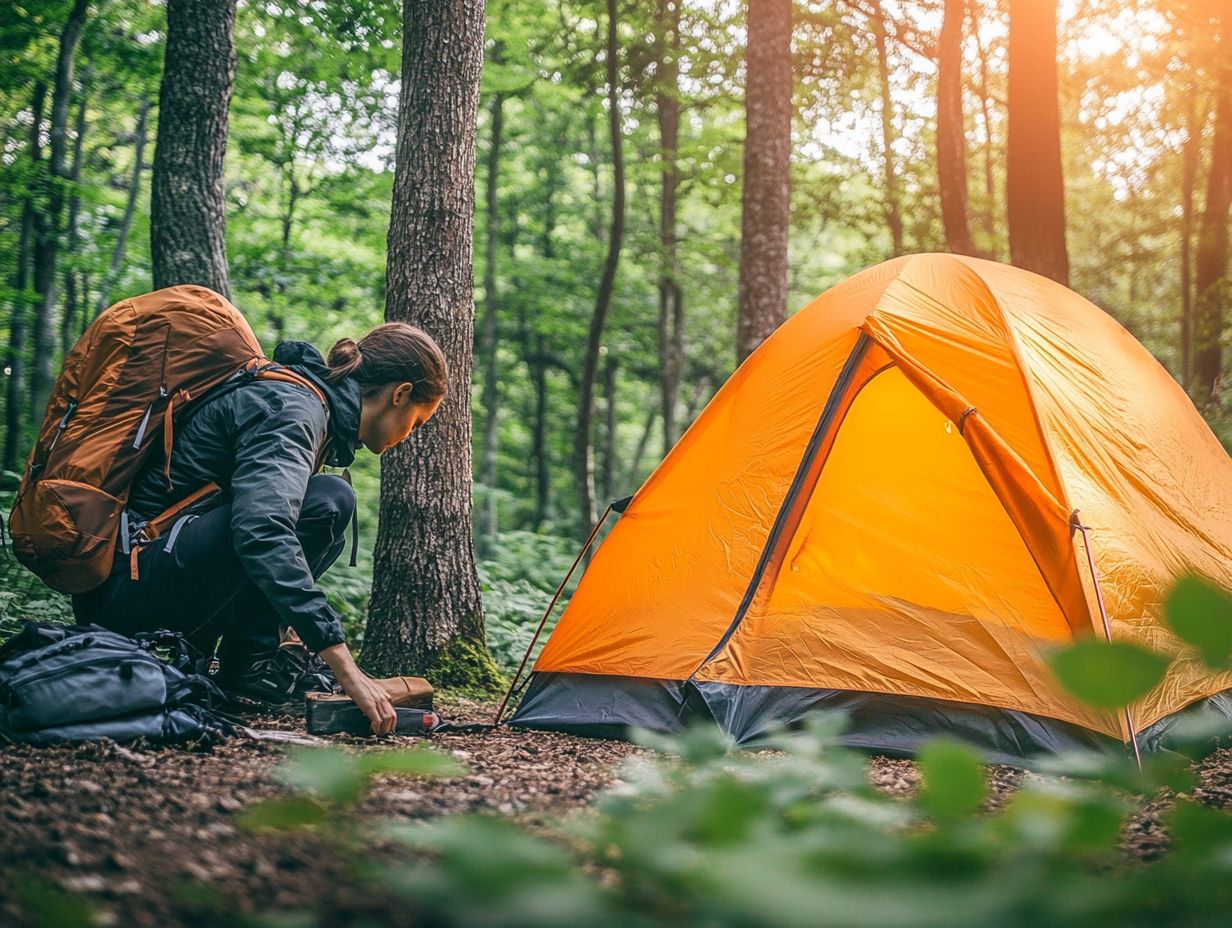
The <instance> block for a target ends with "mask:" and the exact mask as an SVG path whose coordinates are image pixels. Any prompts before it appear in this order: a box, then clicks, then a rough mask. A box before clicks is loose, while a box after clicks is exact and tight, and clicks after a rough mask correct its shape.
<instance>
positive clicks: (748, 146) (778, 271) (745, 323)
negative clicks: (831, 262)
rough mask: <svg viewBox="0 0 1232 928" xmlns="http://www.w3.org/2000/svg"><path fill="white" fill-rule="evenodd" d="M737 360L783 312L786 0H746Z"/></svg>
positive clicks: (787, 169)
mask: <svg viewBox="0 0 1232 928" xmlns="http://www.w3.org/2000/svg"><path fill="white" fill-rule="evenodd" d="M748 34H749V38H748V52H747V59H748V66H747V78H746V82H747V85H746V89H745V121H746V125H747V129H746V133H745V142H744V186H743V190H742V193H741V210H742V217H741V228H740V288H739V318H738V322H737V329H736V360H737V362H738V363H739V362H743V361H744V359H745V358H747V357H748V356H749V355H750V354H752V353H753V350H754V349H755V348H756V347H757V346H758V345H760V344H761V343H762V342H763V341H765V339H766V337H767V336H768V335H769V334H770V333H771V332H773V331H774V330H775V329H777V328H778V327H779V326H780V325H781V324H782V322H783V320H784V319H786V318H787V233H788V221H789V218H790V213H791V93H792V77H791V0H749V4H748Z"/></svg>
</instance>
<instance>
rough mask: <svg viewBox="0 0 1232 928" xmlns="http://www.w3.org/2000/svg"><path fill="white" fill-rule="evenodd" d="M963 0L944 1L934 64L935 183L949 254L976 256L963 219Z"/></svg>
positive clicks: (965, 148) (964, 163) (965, 133)
mask: <svg viewBox="0 0 1232 928" xmlns="http://www.w3.org/2000/svg"><path fill="white" fill-rule="evenodd" d="M965 7H966V2H965V0H945V18H944V20H943V21H942V24H941V39H940V43H939V45H938V49H937V51H938V64H937V182H938V186H939V187H940V193H941V220H942V223H943V224H944V226H945V240H946V243H947V244H948V245H949V248H950V251H953V252H956V253H958V254H961V255H974V254H976V248H975V243H974V242H973V241H972V240H971V226H970V223H969V222H968V219H967V131H966V126H965V124H964V121H963V96H962V94H963V85H962V39H963V20H964V19H965V14H966V9H965Z"/></svg>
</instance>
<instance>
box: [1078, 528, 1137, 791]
mask: <svg viewBox="0 0 1232 928" xmlns="http://www.w3.org/2000/svg"><path fill="white" fill-rule="evenodd" d="M1069 521H1070V525H1071V526H1072V527H1073V528H1075V529H1077V530H1078V531H1080V532H1082V547H1083V548H1084V549H1085V550H1086V552H1087V567H1088V568H1090V570H1091V582H1092V583H1093V584H1094V585H1095V601H1096V602H1097V603H1099V617H1100V618H1101V619H1102V620H1103V622H1104V637H1106V638H1107V639H1108V643H1109V644H1112V626H1111V625H1110V624H1109V622H1108V611H1107V610H1106V609H1105V608H1104V594H1103V591H1102V590H1101V589H1100V588H1099V575H1098V574H1096V573H1095V558H1094V557H1093V556H1092V555H1091V540H1090V538H1088V537H1087V531H1088V528H1087V526H1085V525H1083V524H1082V523H1081V522H1079V521H1078V510H1077V509H1075V510H1074V514H1073V515H1072V516H1070V518H1069ZM1125 725H1126V727H1127V728H1128V729H1129V740H1130V741H1131V742H1132V743H1133V746H1134V761H1135V762H1136V763H1137V764H1138V770H1139V771H1141V770H1142V752H1141V751H1140V750H1139V749H1138V733H1137V732H1135V731H1134V718H1133V716H1132V715H1130V714H1129V706H1126V707H1125Z"/></svg>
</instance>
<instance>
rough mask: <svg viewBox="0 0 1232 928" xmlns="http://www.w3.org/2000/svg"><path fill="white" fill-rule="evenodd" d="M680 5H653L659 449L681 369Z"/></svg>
mask: <svg viewBox="0 0 1232 928" xmlns="http://www.w3.org/2000/svg"><path fill="white" fill-rule="evenodd" d="M680 2H681V0H659V6H658V37H657V38H658V43H659V56H658V62H657V65H658V74H657V75H656V77H657V80H656V93H655V104H656V109H657V111H658V119H659V148H660V151H661V157H662V179H661V186H660V198H659V248H660V249H661V252H662V254H661V256H660V261H661V267H660V271H659V365H660V369H661V376H662V391H661V406H662V412H663V448H664V451H666V450H667V449H668V448H670V447H672V445H674V444H675V443H676V438H677V437H678V432H677V426H676V422H677V415H676V409H677V407H678V406H679V404H680V374H681V371H682V369H683V367H684V298H683V294H682V292H681V286H680V258H679V254H678V249H677V244H678V237H677V222H676V215H677V206H678V199H679V188H680V168H679V164H678V161H677V157H678V152H679V141H680V61H679V56H680Z"/></svg>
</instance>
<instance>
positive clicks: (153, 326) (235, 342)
mask: <svg viewBox="0 0 1232 928" xmlns="http://www.w3.org/2000/svg"><path fill="white" fill-rule="evenodd" d="M240 371H247V373H248V374H249V375H250V376H252V377H258V378H262V379H272V380H288V381H292V382H295V383H299V384H301V385H303V386H306V387H308V388H309V389H311V390H312V391H313V392H314V393H315V394H316V395H317V397H318V398H319V399H320V400H321V402H322V403H324V402H325V397H324V395H322V393H321V391H320V390H319V389H318V388H317V386H316V385H315V384H313V383H312V382H311V381H308V380H306V379H305V378H303V377H301V376H299V375H298V374H295V373H294V372H292V371H289V370H287V369H285V368H282V367H279V366H278V365H276V364H273V363H272V362H270V361H267V360H265V357H264V355H263V353H262V351H261V346H260V345H259V344H257V339H256V336H254V335H253V334H252V329H251V328H250V327H249V325H248V322H247V321H246V320H245V319H244V317H243V316H242V315H241V314H240V311H239V310H238V309H236V308H235V307H234V306H233V305H232V304H231V302H230V301H229V300H227V299H226V298H225V297H223V296H221V295H219V294H217V293H215V292H214V291H213V290H210V289H208V288H206V287H197V286H179V287H168V288H166V289H165V290H158V291H155V292H154V293H147V294H145V295H144V296H138V297H133V298H132V299H128V300H123V301H121V302H119V303H116V304H115V305H114V306H112V307H111V308H110V309H108V310H107V311H106V312H104V313H102V314H101V315H100V316H99V317H98V318H97V319H96V320H94V322H93V323H92V324H91V325H90V327H89V328H88V329H86V331H85V334H84V335H82V337H81V340H80V341H78V342H77V344H76V345H75V346H74V347H73V350H72V351H70V352H69V354H68V356H67V357H66V358H65V359H64V369H63V371H62V372H61V374H60V377H59V379H58V380H57V381H56V384H55V387H54V388H53V390H52V392H51V399H50V401H49V402H48V404H47V414H46V418H44V420H43V425H42V428H40V429H39V434H38V441H37V442H36V443H35V445H34V450H33V451H31V452H30V458H29V460H28V461H27V462H26V471H25V474H24V475H23V476H22V480H21V485H20V487H19V488H18V491H17V497H16V500H15V502H14V503H13V511H12V514H11V515H10V516H9V529H10V531H11V533H12V536H13V551H14V553H15V554H16V555H17V559H18V560H19V561H21V563H22V564H24V565H25V566H26V567H28V568H30V570H32V571H34V573H36V574H38V576H39V577H40V578H42V580H43V581H44V582H45V583H46V584H47V585H48V586H50V587H51V588H52V589H55V590H58V591H60V592H61V593H84V592H86V591H88V590H91V589H93V588H95V587H97V586H99V585H101V584H102V583H103V581H104V580H106V579H107V577H108V575H109V574H110V572H111V565H112V558H113V556H114V550H115V542H116V537H117V535H118V533H119V531H120V524H121V522H122V519H121V514H122V512H123V510H124V506H125V503H126V502H127V500H128V492H129V487H130V485H131V484H132V482H133V479H134V478H135V477H136V475H137V472H138V470H139V469H140V468H141V465H142V463H143V462H144V461H145V459H146V456H147V455H148V454H149V451H150V449H151V448H154V447H156V446H157V445H158V444H159V443H160V442H161V444H162V447H163V453H164V455H165V457H166V459H167V465H166V466H167V468H168V473H169V469H170V461H171V445H172V439H173V428H174V423H175V421H176V419H177V418H178V417H179V415H180V414H181V413H182V412H183V411H184V410H185V409H187V408H188V407H189V405H190V403H191V402H192V401H193V400H194V399H197V398H200V397H201V396H202V395H204V394H205V393H206V392H207V391H209V390H210V389H212V388H213V387H215V386H218V385H219V384H221V383H222V382H223V381H225V380H228V379H229V378H231V377H232V376H235V375H236V374H238V373H239V372H240ZM169 479H170V477H169V476H168V480H169ZM216 489H218V488H217V487H216V486H214V485H213V484H210V485H209V486H206V487H202V488H199V489H197V490H196V491H195V492H194V493H192V494H190V495H189V497H188V499H187V500H182V501H181V502H180V503H177V504H176V506H175V507H174V510H175V511H178V510H181V509H183V508H184V506H185V505H186V503H187V502H190V501H194V500H196V499H199V498H201V497H202V496H204V495H205V494H206V493H208V492H211V491H213V490H216ZM172 512H173V510H168V511H167V512H166V513H164V514H163V515H162V516H160V517H159V518H158V519H155V520H153V521H152V522H151V523H150V525H149V526H147V527H146V529H145V530H144V532H143V540H144V541H147V542H148V541H152V540H153V539H154V538H155V537H157V534H158V532H159V531H160V526H161V525H162V524H164V523H165V521H166V517H167V516H168V515H170V514H172Z"/></svg>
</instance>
